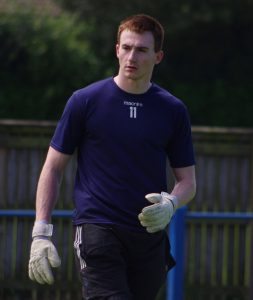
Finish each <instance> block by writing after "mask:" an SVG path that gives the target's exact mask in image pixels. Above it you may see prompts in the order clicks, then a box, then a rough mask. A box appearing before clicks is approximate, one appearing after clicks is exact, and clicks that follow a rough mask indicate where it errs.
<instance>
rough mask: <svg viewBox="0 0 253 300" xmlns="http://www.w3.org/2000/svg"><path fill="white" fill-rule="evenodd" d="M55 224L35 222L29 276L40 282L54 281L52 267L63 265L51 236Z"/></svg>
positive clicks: (48, 282)
mask: <svg viewBox="0 0 253 300" xmlns="http://www.w3.org/2000/svg"><path fill="white" fill-rule="evenodd" d="M52 233H53V225H52V224H46V223H44V222H40V221H39V222H35V224H34V227H33V232H32V237H33V241H32V245H31V252H30V260H29V277H30V279H31V280H34V281H37V282H38V283H40V284H44V283H47V284H52V283H53V282H54V277H53V273H52V270H51V267H53V268H56V267H59V266H60V265H61V260H60V258H59V255H58V253H57V250H56V248H55V246H54V245H53V243H52V242H51V239H50V237H51V236H52Z"/></svg>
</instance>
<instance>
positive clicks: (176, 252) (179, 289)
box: [166, 206, 187, 300]
mask: <svg viewBox="0 0 253 300" xmlns="http://www.w3.org/2000/svg"><path fill="white" fill-rule="evenodd" d="M186 213H187V207H186V206H184V207H181V208H179V209H178V210H177V212H176V214H175V215H174V217H173V219H172V220H171V222H170V226H169V237H170V243H171V253H172V255H173V257H174V258H175V260H176V266H175V267H174V268H173V269H172V270H171V271H169V273H168V280H167V293H166V299H167V300H183V299H184V251H185V218H186Z"/></svg>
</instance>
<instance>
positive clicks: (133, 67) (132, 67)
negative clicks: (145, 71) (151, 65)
mask: <svg viewBox="0 0 253 300" xmlns="http://www.w3.org/2000/svg"><path fill="white" fill-rule="evenodd" d="M125 69H126V70H127V71H136V70H137V67H136V66H130V65H128V66H126V67H125Z"/></svg>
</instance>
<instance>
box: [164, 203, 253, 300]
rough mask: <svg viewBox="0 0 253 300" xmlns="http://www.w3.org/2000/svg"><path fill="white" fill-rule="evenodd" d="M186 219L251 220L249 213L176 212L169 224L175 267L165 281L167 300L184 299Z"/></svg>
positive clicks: (185, 208) (183, 210)
mask: <svg viewBox="0 0 253 300" xmlns="http://www.w3.org/2000/svg"><path fill="white" fill-rule="evenodd" d="M186 219H195V220H196V219H199V220H201V219H202V220H203V219H205V220H206V219H215V220H219V219H222V220H240V221H247V220H253V213H251V212H190V211H187V207H186V206H185V207H181V208H180V209H178V210H177V212H176V214H175V215H174V217H173V219H172V221H171V222H170V229H169V235H170V242H171V253H172V255H173V257H174V258H175V260H176V261H177V264H176V266H175V267H174V268H173V269H172V270H171V271H170V272H169V274H168V280H167V296H166V299H167V300H183V299H184V250H185V245H184V243H185V228H186V224H185V223H186Z"/></svg>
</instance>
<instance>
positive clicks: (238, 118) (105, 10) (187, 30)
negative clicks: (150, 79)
mask: <svg viewBox="0 0 253 300" xmlns="http://www.w3.org/2000/svg"><path fill="white" fill-rule="evenodd" d="M1 3H3V4H2V5H1ZM18 3H20V2H18V1H14V0H9V1H7V0H6V1H4V0H0V43H1V53H0V64H1V70H0V81H1V85H3V88H1V90H0V105H1V106H0V107H1V108H0V117H17V118H21V117H22V118H44V119H50V118H57V117H58V114H59V111H61V110H62V107H63V105H64V103H65V101H66V98H67V97H68V96H69V94H70V93H71V92H72V90H73V89H76V88H79V87H81V86H84V85H86V84H87V83H89V82H92V81H95V80H97V79H100V78H103V77H105V76H111V75H114V74H115V73H116V72H117V67H118V65H117V61H116V58H115V42H116V41H115V37H116V31H117V26H118V23H119V22H120V21H121V20H122V19H123V18H125V17H126V16H128V15H130V14H135V13H147V14H151V15H153V16H154V17H156V18H158V19H159V20H160V21H161V23H162V24H163V25H164V27H165V31H166V36H165V44H164V51H165V58H164V60H163V62H162V63H161V64H160V65H159V66H157V67H156V69H155V72H154V81H156V82H157V83H159V84H161V85H163V86H164V87H165V88H167V89H168V90H170V91H171V92H172V93H173V94H175V95H176V96H177V97H179V98H181V99H182V100H183V101H184V102H185V103H186V104H187V106H188V108H189V111H190V115H191V118H192V123H193V124H194V125H217V126H218V125H220V126H247V127H252V126H253V119H252V116H251V112H252V111H253V102H252V101H251V98H252V96H253V87H252V86H253V85H252V74H251V70H252V68H253V56H252V53H253V47H252V43H251V37H252V35H253V19H252V17H251V11H252V10H253V2H252V1H248V0H235V1H233V2H231V1H229V0H214V1H211V2H210V1H200V0H191V1H186V0H179V1H172V0H157V1H148V2H146V3H145V5H144V4H143V1H142V0H129V1H123V0H118V1H117V2H115V1H114V0H93V1H89V0H72V1H68V0H54V1H53V0H40V1H39V0H34V1H32V0H23V1H22V5H19V4H18ZM24 3H26V5H24ZM7 8H8V9H7ZM20 99H21V100H20ZM35 99H36V103H35ZM24 105H25V106H26V109H25V110H24V109H23V107H24ZM14 108H15V109H14Z"/></svg>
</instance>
